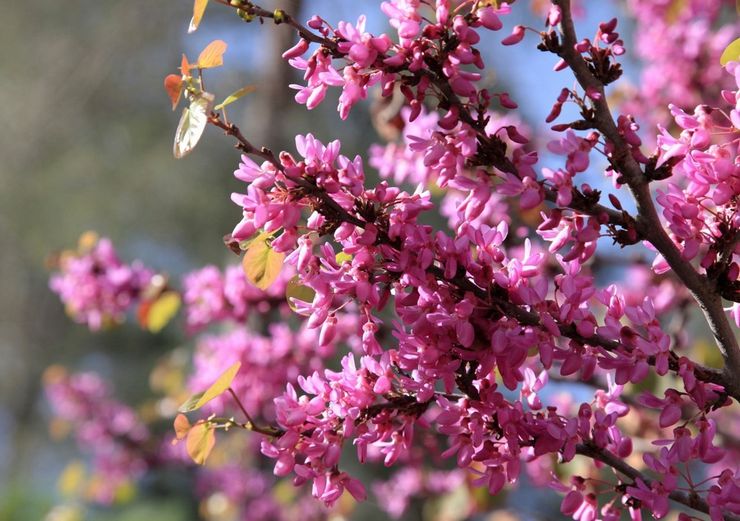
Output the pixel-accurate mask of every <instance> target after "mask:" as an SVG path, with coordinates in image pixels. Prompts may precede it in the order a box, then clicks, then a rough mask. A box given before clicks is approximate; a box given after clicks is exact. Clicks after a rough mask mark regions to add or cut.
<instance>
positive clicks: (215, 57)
mask: <svg viewBox="0 0 740 521" xmlns="http://www.w3.org/2000/svg"><path fill="white" fill-rule="evenodd" d="M226 47H227V45H226V42H225V41H223V40H213V41H212V42H211V43H209V44H208V45H207V46H206V48H205V49H203V51H202V52H201V53H200V55H199V56H198V68H200V69H210V68H211V67H220V66H221V65H223V64H224V52H226Z"/></svg>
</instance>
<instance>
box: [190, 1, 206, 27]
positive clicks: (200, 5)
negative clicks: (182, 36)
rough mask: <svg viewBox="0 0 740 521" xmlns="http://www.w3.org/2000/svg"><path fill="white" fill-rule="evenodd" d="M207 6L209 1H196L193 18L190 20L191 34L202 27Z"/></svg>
mask: <svg viewBox="0 0 740 521" xmlns="http://www.w3.org/2000/svg"><path fill="white" fill-rule="evenodd" d="M207 5H208V0H195V2H194V3H193V18H192V19H191V20H190V26H189V27H188V32H189V33H192V32H193V31H195V30H196V29H197V28H198V26H199V25H200V21H201V20H202V19H203V13H205V12H206V6H207Z"/></svg>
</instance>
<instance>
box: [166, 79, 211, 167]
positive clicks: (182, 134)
mask: <svg viewBox="0 0 740 521" xmlns="http://www.w3.org/2000/svg"><path fill="white" fill-rule="evenodd" d="M212 104H213V94H210V93H208V92H201V93H199V94H197V95H194V96H192V97H191V99H190V106H189V107H185V110H183V111H182V116H181V117H180V123H179V124H178V125H177V130H176V131H175V144H174V146H173V148H172V153H173V154H174V155H175V157H176V158H178V159H180V158H181V157H185V156H186V155H188V154H189V153H190V152H192V150H193V149H194V148H195V145H197V144H198V141H200V137H201V136H202V135H203V130H205V128H206V124H207V123H208V112H209V111H210V110H211V105H212Z"/></svg>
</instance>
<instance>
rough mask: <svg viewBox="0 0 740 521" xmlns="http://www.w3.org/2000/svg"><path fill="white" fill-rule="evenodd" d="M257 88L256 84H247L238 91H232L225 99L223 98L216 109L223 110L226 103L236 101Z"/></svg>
mask: <svg viewBox="0 0 740 521" xmlns="http://www.w3.org/2000/svg"><path fill="white" fill-rule="evenodd" d="M255 88H256V87H255V86H254V85H247V86H246V87H242V88H241V89H239V90H238V91H236V92H232V93H231V94H229V95H228V96H227V98H226V99H225V100H223V101H222V102H221V103H219V104H218V105H216V106H215V107H214V109H215V110H221V109H222V108H224V107H225V106H226V105H230V104H232V103H234V102H235V101H236V100H238V99H239V98H241V97H242V96H246V95H247V94H249V93H250V92H254V90H255Z"/></svg>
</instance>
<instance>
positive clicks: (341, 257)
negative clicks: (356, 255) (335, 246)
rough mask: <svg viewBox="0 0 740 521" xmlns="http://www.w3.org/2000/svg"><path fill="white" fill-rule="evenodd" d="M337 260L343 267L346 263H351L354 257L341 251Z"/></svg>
mask: <svg viewBox="0 0 740 521" xmlns="http://www.w3.org/2000/svg"><path fill="white" fill-rule="evenodd" d="M335 259H336V261H337V264H339V265H340V266H341V265H342V264H344V263H345V262H351V261H352V255H350V254H349V253H344V252H343V251H340V252H339V253H337V255H336V257H335Z"/></svg>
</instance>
